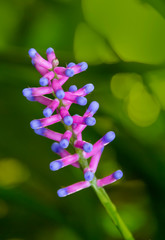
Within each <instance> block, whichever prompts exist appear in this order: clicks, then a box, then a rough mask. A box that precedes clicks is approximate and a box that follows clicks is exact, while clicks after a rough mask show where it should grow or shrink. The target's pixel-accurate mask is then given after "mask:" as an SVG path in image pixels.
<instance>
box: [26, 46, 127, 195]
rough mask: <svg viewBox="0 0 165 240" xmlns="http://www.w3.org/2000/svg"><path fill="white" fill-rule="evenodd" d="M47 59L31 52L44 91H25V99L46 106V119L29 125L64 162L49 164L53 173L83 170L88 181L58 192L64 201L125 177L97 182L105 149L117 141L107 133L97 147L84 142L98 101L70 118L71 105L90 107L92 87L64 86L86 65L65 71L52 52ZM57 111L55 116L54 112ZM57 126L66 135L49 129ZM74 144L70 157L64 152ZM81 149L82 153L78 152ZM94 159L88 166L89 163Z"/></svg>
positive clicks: (119, 173) (70, 66) (119, 174)
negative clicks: (69, 166)
mask: <svg viewBox="0 0 165 240" xmlns="http://www.w3.org/2000/svg"><path fill="white" fill-rule="evenodd" d="M46 54H47V59H48V60H45V59H43V58H42V57H41V56H40V55H39V54H38V53H37V51H36V50H35V49H34V48H31V49H30V50H29V56H30V57H31V59H32V64H33V65H34V66H35V68H36V69H37V70H38V72H39V73H40V74H41V75H42V77H41V78H40V80H39V83H40V85H41V87H37V88H25V89H24V90H23V95H24V96H25V97H26V98H27V99H28V100H29V101H37V102H39V103H41V104H43V105H45V106H46V108H45V109H44V110H43V115H44V118H41V119H35V120H32V121H31V122H30V126H31V128H32V129H34V132H35V133H36V134H38V135H41V136H44V137H47V138H49V139H52V140H54V141H56V142H54V143H53V144H52V147H51V149H52V151H53V152H55V153H57V154H58V155H59V156H60V157H61V158H60V159H58V160H55V161H53V162H51V163H50V170H52V171H57V170H59V169H60V168H63V167H66V166H68V165H72V166H74V167H76V168H82V169H83V173H84V178H85V181H81V182H77V183H75V184H72V185H70V186H68V187H65V188H61V189H59V190H58V191H57V194H58V196H59V197H65V196H67V195H69V194H72V193H74V192H77V191H79V190H82V189H84V188H87V187H89V186H91V184H92V182H93V181H95V183H96V185H97V187H103V186H105V185H108V184H111V183H113V182H115V181H116V180H118V179H120V178H121V177H122V176H123V173H122V171H121V170H118V171H116V172H114V173H112V174H111V175H109V176H107V177H104V178H102V179H96V177H95V172H96V170H97V167H98V163H99V161H100V157H101V155H102V152H103V149H104V146H105V145H107V144H108V143H110V142H112V141H113V140H114V138H115V133H114V132H113V131H110V132H108V133H106V134H105V135H104V136H103V137H102V138H101V139H100V140H98V141H97V142H96V143H95V144H93V145H92V144H91V143H88V142H86V141H84V140H82V132H83V130H84V129H85V128H86V127H87V126H93V125H95V123H96V119H95V118H94V117H93V115H94V114H95V113H96V111H97V110H98V108H99V104H98V102H96V101H93V102H91V103H90V105H89V107H88V109H87V110H86V112H85V113H84V115H83V116H79V115H77V114H76V115H74V116H71V115H70V113H69V109H70V107H71V105H72V103H75V104H78V105H81V106H84V105H86V104H87V99H86V98H85V96H86V95H87V94H89V93H91V92H92V91H93V90H94V86H93V84H91V83H89V84H86V85H85V86H84V87H82V88H80V89H77V87H76V86H75V85H72V86H70V87H69V89H68V91H67V92H65V91H64V90H63V88H62V87H63V85H64V83H65V82H66V81H67V80H68V79H69V78H70V77H73V76H74V75H75V74H78V73H80V72H82V71H85V70H86V69H87V68H88V65H87V63H86V62H81V63H79V64H77V65H76V64H75V63H73V62H71V63H69V64H68V65H67V66H66V68H65V67H59V66H58V65H59V61H58V59H57V58H56V55H55V52H54V50H53V49H52V48H48V49H47V51H46ZM46 94H52V95H53V96H55V99H51V98H48V97H45V96H44V95H46ZM55 111H56V114H54V112H55ZM57 122H62V123H63V124H64V126H65V128H66V131H65V132H64V133H63V134H62V133H58V132H55V131H52V130H50V129H48V128H46V127H47V126H49V125H52V124H54V123H57ZM70 143H71V144H72V145H73V147H74V149H75V153H74V154H70V153H69V152H68V151H67V150H65V149H66V148H67V147H68V146H69V144H70ZM79 149H81V150H79ZM88 158H91V160H90V163H89V164H88V162H87V159H88ZM82 159H84V160H85V161H86V163H87V164H86V165H85V167H84V166H82V164H81V163H82V161H81V160H82Z"/></svg>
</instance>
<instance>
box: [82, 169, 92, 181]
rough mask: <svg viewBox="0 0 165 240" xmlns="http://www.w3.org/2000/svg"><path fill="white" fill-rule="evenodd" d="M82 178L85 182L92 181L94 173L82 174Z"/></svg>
mask: <svg viewBox="0 0 165 240" xmlns="http://www.w3.org/2000/svg"><path fill="white" fill-rule="evenodd" d="M84 178H85V180H86V181H92V180H93V178H94V173H93V172H90V171H87V172H85V174H84Z"/></svg>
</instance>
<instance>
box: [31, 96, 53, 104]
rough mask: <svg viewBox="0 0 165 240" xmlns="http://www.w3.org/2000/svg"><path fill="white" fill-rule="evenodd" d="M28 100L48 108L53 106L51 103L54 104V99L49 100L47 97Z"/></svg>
mask: <svg viewBox="0 0 165 240" xmlns="http://www.w3.org/2000/svg"><path fill="white" fill-rule="evenodd" d="M27 99H28V100H29V101H36V102H39V103H41V104H43V105H46V106H48V105H49V104H51V103H52V102H53V100H52V99H50V98H47V97H44V96H35V97H33V96H30V97H27Z"/></svg>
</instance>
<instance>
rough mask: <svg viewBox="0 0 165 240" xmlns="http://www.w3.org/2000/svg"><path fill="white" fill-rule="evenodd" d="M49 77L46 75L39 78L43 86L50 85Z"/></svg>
mask: <svg viewBox="0 0 165 240" xmlns="http://www.w3.org/2000/svg"><path fill="white" fill-rule="evenodd" d="M48 82H49V81H48V79H47V78H45V77H42V78H40V80H39V83H40V85H41V86H43V87H44V86H46V85H48Z"/></svg>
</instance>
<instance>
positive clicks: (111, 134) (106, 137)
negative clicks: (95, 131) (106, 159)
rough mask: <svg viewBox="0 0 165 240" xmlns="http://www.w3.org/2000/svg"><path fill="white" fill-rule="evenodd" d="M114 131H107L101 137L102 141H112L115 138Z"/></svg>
mask: <svg viewBox="0 0 165 240" xmlns="http://www.w3.org/2000/svg"><path fill="white" fill-rule="evenodd" d="M115 137H116V136H115V133H114V132H113V131H110V132H107V133H106V134H105V135H104V137H103V141H104V142H106V143H107V142H108V143H109V142H112V141H113V140H114V139H115Z"/></svg>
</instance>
